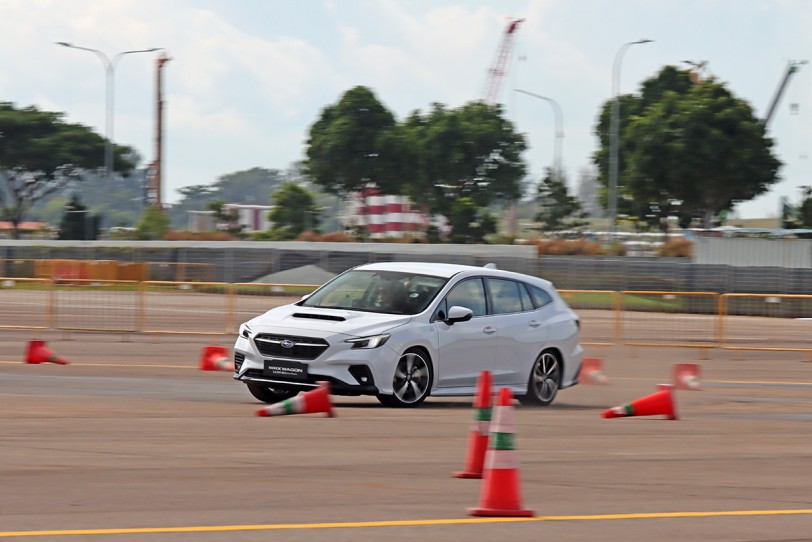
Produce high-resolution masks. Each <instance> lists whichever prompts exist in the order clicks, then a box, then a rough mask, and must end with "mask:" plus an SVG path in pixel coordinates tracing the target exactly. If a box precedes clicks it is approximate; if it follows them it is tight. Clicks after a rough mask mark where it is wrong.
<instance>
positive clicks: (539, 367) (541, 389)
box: [519, 350, 564, 406]
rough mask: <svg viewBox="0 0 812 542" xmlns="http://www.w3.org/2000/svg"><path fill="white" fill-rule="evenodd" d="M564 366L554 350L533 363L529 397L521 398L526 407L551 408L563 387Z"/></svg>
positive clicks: (543, 353) (529, 379)
mask: <svg viewBox="0 0 812 542" xmlns="http://www.w3.org/2000/svg"><path fill="white" fill-rule="evenodd" d="M563 369H564V365H563V363H562V362H561V357H560V356H559V355H558V353H556V352H555V351H553V350H545V351H544V352H542V353H541V355H540V356H539V357H538V359H536V361H535V363H533V368H532V369H531V370H530V377H529V378H528V381H527V395H523V396H521V397H519V401H520V402H521V403H522V404H524V405H540V406H549V405H550V404H551V403H552V402H553V401H554V400H555V396H556V395H557V394H558V389H559V388H560V387H561V374H562V372H563Z"/></svg>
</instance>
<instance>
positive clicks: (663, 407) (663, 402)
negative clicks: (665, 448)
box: [602, 384, 678, 420]
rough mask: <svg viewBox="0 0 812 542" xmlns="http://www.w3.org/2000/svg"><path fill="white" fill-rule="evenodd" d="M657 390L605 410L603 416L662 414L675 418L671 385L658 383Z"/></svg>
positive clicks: (624, 416) (671, 418)
mask: <svg viewBox="0 0 812 542" xmlns="http://www.w3.org/2000/svg"><path fill="white" fill-rule="evenodd" d="M657 389H658V391H656V392H655V393H652V394H651V395H646V396H645V397H641V398H640V399H635V400H634V401H632V402H631V403H626V404H624V405H621V406H617V407H614V408H610V409H609V410H605V411H604V412H603V414H602V416H603V417H604V418H626V417H630V416H657V415H660V414H663V415H664V416H665V417H666V418H668V419H669V420H676V419H678V418H677V409H676V408H675V407H674V392H673V386H671V385H668V384H659V385H658V386H657Z"/></svg>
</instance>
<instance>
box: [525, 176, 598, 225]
mask: <svg viewBox="0 0 812 542" xmlns="http://www.w3.org/2000/svg"><path fill="white" fill-rule="evenodd" d="M536 201H537V202H538V204H539V213H538V215H537V216H536V222H538V227H539V228H540V229H541V230H543V231H561V230H573V229H577V228H580V227H582V226H586V225H587V224H588V223H589V222H588V221H586V220H584V219H585V218H586V213H585V212H584V211H583V209H582V208H581V204H580V203H579V201H578V199H577V198H576V197H574V196H571V195H570V193H569V190H568V189H567V180H566V178H565V177H564V176H563V175H560V174H555V173H554V172H553V171H552V170H551V169H550V168H548V169H547V174H546V175H545V177H544V179H542V181H541V183H540V184H539V187H538V198H537V200H536Z"/></svg>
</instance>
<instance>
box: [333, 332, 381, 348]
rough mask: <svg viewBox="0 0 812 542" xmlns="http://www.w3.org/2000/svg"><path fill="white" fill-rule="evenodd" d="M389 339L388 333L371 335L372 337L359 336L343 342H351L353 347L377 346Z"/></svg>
mask: <svg viewBox="0 0 812 542" xmlns="http://www.w3.org/2000/svg"><path fill="white" fill-rule="evenodd" d="M388 340H389V334H388V333H384V334H383V335H373V336H372V337H359V338H357V339H347V340H346V341H344V342H345V343H350V344H352V347H353V348H378V347H379V346H383V345H384V343H386V341H388Z"/></svg>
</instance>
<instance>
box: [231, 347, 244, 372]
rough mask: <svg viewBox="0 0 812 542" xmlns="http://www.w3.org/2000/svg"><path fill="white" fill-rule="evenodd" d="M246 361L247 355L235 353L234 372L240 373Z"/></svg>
mask: <svg viewBox="0 0 812 542" xmlns="http://www.w3.org/2000/svg"><path fill="white" fill-rule="evenodd" d="M244 361H245V354H241V353H239V352H234V372H239V371H240V367H242V364H243V362H244Z"/></svg>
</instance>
